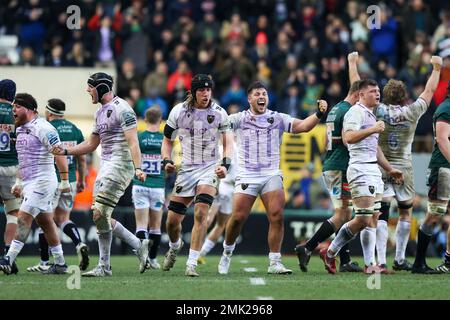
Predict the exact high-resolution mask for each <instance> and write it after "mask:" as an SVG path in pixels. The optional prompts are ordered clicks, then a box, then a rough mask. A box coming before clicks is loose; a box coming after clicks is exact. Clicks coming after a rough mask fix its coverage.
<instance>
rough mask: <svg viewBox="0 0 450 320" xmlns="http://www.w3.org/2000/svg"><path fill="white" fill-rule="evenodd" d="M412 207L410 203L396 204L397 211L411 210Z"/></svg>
mask: <svg viewBox="0 0 450 320" xmlns="http://www.w3.org/2000/svg"><path fill="white" fill-rule="evenodd" d="M412 207H413V204H412V203H408V204H404V203H399V204H398V208H399V209H411V208H412Z"/></svg>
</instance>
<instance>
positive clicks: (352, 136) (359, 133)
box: [342, 121, 384, 144]
mask: <svg viewBox="0 0 450 320" xmlns="http://www.w3.org/2000/svg"><path fill="white" fill-rule="evenodd" d="M383 131H384V122H383V121H377V122H376V123H375V124H374V125H373V126H372V127H370V128H366V129H361V130H352V129H350V130H346V131H345V132H344V134H343V136H342V138H343V140H344V142H345V143H346V144H349V143H350V144H354V143H358V142H360V141H361V140H364V139H365V138H367V137H368V136H370V135H372V134H374V133H381V132H383Z"/></svg>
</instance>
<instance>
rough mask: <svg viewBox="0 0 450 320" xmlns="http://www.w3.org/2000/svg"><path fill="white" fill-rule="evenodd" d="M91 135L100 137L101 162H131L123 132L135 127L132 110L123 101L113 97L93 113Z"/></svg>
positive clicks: (134, 116)
mask: <svg viewBox="0 0 450 320" xmlns="http://www.w3.org/2000/svg"><path fill="white" fill-rule="evenodd" d="M94 119H95V123H94V127H93V129H92V133H94V134H98V135H99V136H100V145H101V147H102V159H103V160H123V161H131V160H132V158H131V151H130V147H129V146H128V143H127V140H126V139H125V134H124V131H127V130H129V129H132V128H136V127H137V118H136V114H135V113H134V111H133V109H132V108H131V107H130V105H129V104H128V102H126V101H125V100H123V99H121V98H119V97H117V96H116V97H114V99H112V100H111V101H110V102H109V103H107V104H105V105H103V106H101V107H100V108H98V110H97V111H96V112H95V116H94Z"/></svg>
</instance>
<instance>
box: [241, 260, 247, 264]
mask: <svg viewBox="0 0 450 320" xmlns="http://www.w3.org/2000/svg"><path fill="white" fill-rule="evenodd" d="M239 262H240V263H242V264H248V260H241V261H239Z"/></svg>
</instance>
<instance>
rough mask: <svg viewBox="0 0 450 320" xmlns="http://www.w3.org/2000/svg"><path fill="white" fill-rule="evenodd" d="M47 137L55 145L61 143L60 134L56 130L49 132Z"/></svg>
mask: <svg viewBox="0 0 450 320" xmlns="http://www.w3.org/2000/svg"><path fill="white" fill-rule="evenodd" d="M47 139H48V142H49V143H50V144H51V145H55V144H57V143H59V136H58V134H57V133H56V132H49V133H47Z"/></svg>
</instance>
